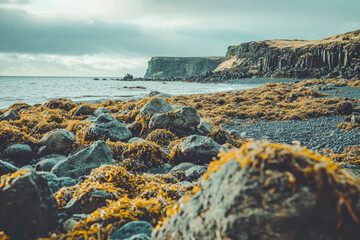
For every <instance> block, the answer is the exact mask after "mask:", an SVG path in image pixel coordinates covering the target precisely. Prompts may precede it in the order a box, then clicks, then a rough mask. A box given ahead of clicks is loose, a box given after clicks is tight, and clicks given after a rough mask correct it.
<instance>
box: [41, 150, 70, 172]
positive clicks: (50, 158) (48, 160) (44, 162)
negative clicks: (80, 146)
mask: <svg viewBox="0 0 360 240" xmlns="http://www.w3.org/2000/svg"><path fill="white" fill-rule="evenodd" d="M66 158H67V157H66V156H64V155H59V154H49V155H46V156H44V157H42V158H40V159H39V162H38V163H37V164H36V165H35V170H36V171H45V172H50V171H51V169H52V168H53V167H54V166H55V165H56V164H57V163H58V162H60V161H63V160H66Z"/></svg>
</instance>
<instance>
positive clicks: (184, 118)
mask: <svg viewBox="0 0 360 240" xmlns="http://www.w3.org/2000/svg"><path fill="white" fill-rule="evenodd" d="M174 114H175V120H174V122H173V123H172V130H173V132H174V133H175V134H176V135H178V136H189V135H190V134H194V133H195V132H196V130H197V126H198V125H199V124H200V117H199V114H198V112H197V110H196V109H195V108H193V107H189V106H186V107H182V108H180V109H177V110H175V111H174Z"/></svg>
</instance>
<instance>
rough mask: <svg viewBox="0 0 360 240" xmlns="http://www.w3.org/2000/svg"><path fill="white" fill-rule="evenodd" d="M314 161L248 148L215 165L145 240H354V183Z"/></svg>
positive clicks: (294, 153) (285, 151)
mask: <svg viewBox="0 0 360 240" xmlns="http://www.w3.org/2000/svg"><path fill="white" fill-rule="evenodd" d="M289 149H291V150H289ZM234 158H236V159H234ZM317 159H318V158H316V157H312V155H311V154H309V153H307V152H304V151H301V148H299V147H292V146H288V145H287V147H283V146H282V147H278V146H277V145H276V144H274V145H271V144H268V143H267V144H258V143H255V144H247V145H245V146H244V147H242V148H241V149H239V150H236V151H235V152H234V153H233V154H229V155H227V156H224V158H223V159H220V160H219V162H218V163H215V166H213V167H215V168H217V167H218V168H217V169H216V170H215V172H212V173H211V174H210V175H209V178H208V179H207V180H206V181H205V182H204V184H202V186H201V190H199V191H198V192H197V193H196V194H195V195H193V196H192V197H191V198H190V200H188V201H187V202H186V203H181V205H180V206H182V207H181V208H180V210H179V211H178V212H177V214H175V215H173V216H172V217H171V218H170V219H167V223H166V224H165V225H163V226H162V227H161V228H160V229H158V230H155V231H153V233H152V239H234V240H248V239H283V240H287V239H329V240H346V239H357V238H358V236H359V234H360V228H359V225H358V223H356V220H355V219H354V217H353V216H354V215H355V216H359V214H360V208H359V206H360V205H359V204H360V199H359V196H360V193H359V188H358V184H359V180H358V179H355V178H354V177H352V176H350V175H349V174H348V173H346V172H345V170H342V169H336V167H335V168H334V165H333V163H331V162H326V161H319V160H317ZM239 161H241V162H239ZM216 164H217V165H216ZM330 166H331V167H330ZM308 168H310V169H316V170H315V171H316V172H315V173H310V172H309V171H307V170H306V169H308ZM213 169H214V168H213ZM334 169H335V170H334ZM320 176H321V177H320ZM336 176H337V177H336ZM334 179H336V180H334ZM324 180H325V181H326V183H324ZM332 181H335V183H334V182H332ZM319 184H320V186H321V189H319ZM349 189H354V190H353V191H351V193H349ZM348 194H349V195H348ZM343 196H346V197H345V198H347V199H343ZM350 199H354V200H350ZM355 199H356V200H355ZM342 200H343V201H349V200H350V201H349V202H348V204H346V206H345V204H344V205H342V204H341V203H340V205H338V204H339V202H338V201H342ZM336 206H338V208H339V209H338V210H337V207H336ZM349 208H350V209H351V210H349ZM349 212H351V214H350V213H349ZM339 214H340V216H339ZM339 218H341V220H340V219H339ZM340 224H341V225H340ZM337 225H338V227H336V226H337Z"/></svg>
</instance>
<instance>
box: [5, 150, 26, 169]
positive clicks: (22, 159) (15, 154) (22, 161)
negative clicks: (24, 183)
mask: <svg viewBox="0 0 360 240" xmlns="http://www.w3.org/2000/svg"><path fill="white" fill-rule="evenodd" d="M4 156H5V157H6V158H8V159H10V160H11V161H12V162H13V163H14V164H15V165H16V166H18V167H21V166H24V165H27V164H29V163H30V162H31V159H32V149H31V147H30V146H29V145H27V144H13V145H10V146H9V147H7V148H6V149H5V152H4Z"/></svg>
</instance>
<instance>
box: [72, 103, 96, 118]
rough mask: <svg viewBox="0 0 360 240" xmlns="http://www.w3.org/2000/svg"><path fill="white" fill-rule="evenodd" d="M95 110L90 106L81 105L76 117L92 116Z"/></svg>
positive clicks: (75, 113) (75, 114)
mask: <svg viewBox="0 0 360 240" xmlns="http://www.w3.org/2000/svg"><path fill="white" fill-rule="evenodd" d="M92 112H93V109H92V108H91V106H89V105H81V106H80V107H79V108H78V109H77V110H76V111H75V112H74V116H83V115H90V114H92Z"/></svg>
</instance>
